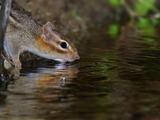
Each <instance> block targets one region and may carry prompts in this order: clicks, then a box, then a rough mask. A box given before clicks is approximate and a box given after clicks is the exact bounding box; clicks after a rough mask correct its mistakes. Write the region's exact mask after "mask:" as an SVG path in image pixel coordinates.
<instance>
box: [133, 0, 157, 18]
mask: <svg viewBox="0 0 160 120" xmlns="http://www.w3.org/2000/svg"><path fill="white" fill-rule="evenodd" d="M155 2H156V0H136V2H135V4H134V6H135V13H137V14H138V15H142V16H144V15H147V13H148V12H149V11H150V10H152V11H154V12H158V10H157V9H156V7H154V4H155Z"/></svg>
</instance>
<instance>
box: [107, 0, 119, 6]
mask: <svg viewBox="0 0 160 120" xmlns="http://www.w3.org/2000/svg"><path fill="white" fill-rule="evenodd" d="M106 1H107V2H109V3H110V4H111V5H112V6H114V7H118V6H120V5H121V4H122V0H106Z"/></svg>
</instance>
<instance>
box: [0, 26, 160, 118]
mask: <svg viewBox="0 0 160 120" xmlns="http://www.w3.org/2000/svg"><path fill="white" fill-rule="evenodd" d="M128 29H131V28H126V31H128ZM93 31H94V30H93ZM126 31H125V30H124V31H123V32H124V33H125V34H124V33H123V32H122V33H121V35H120V36H119V37H118V38H116V39H113V38H110V37H109V36H108V35H106V34H102V33H98V32H96V31H94V32H92V33H91V35H89V36H86V38H84V40H82V44H79V45H78V48H79V51H80V56H81V59H80V60H79V61H76V62H74V63H68V64H58V63H57V64H54V63H48V64H47V63H46V64H43V65H40V66H39V67H35V68H27V67H24V68H23V70H22V71H21V76H20V78H19V79H18V80H16V81H15V83H14V84H10V85H9V88H8V91H7V92H5V93H1V94H0V98H1V102H0V103H1V104H0V119H2V120H22V119H23V120H54V119H55V120H66V119H67V120H159V119H160V102H159V101H160V47H159V42H158V41H156V40H155V41H154V42H153V43H152V44H148V43H145V42H144V41H143V40H141V39H138V37H137V36H136V35H135V36H134V37H127V36H125V35H126ZM132 32H133V34H134V31H132ZM133 34H132V35H133Z"/></svg>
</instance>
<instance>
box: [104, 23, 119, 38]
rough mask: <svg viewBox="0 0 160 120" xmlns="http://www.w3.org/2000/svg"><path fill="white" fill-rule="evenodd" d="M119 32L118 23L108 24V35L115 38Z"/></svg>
mask: <svg viewBox="0 0 160 120" xmlns="http://www.w3.org/2000/svg"><path fill="white" fill-rule="evenodd" d="M119 32H120V25H119V24H110V25H109V27H108V30H107V34H109V35H110V37H112V38H115V37H116V36H118V34H119Z"/></svg>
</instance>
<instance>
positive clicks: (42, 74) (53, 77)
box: [36, 63, 78, 86]
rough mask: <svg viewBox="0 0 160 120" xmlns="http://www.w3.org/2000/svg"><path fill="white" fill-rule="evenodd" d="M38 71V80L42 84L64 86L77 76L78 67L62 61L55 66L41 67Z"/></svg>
mask: <svg viewBox="0 0 160 120" xmlns="http://www.w3.org/2000/svg"><path fill="white" fill-rule="evenodd" d="M37 73H38V74H37V75H36V82H37V83H38V85H40V86H41V85H42V86H45V85H47V86H48V85H54V86H59V85H61V86H64V85H65V83H66V82H69V81H70V80H72V79H74V78H76V77H77V73H78V69H77V67H76V66H74V65H67V64H65V63H60V64H57V65H55V66H54V67H53V68H39V69H38V70H37Z"/></svg>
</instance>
